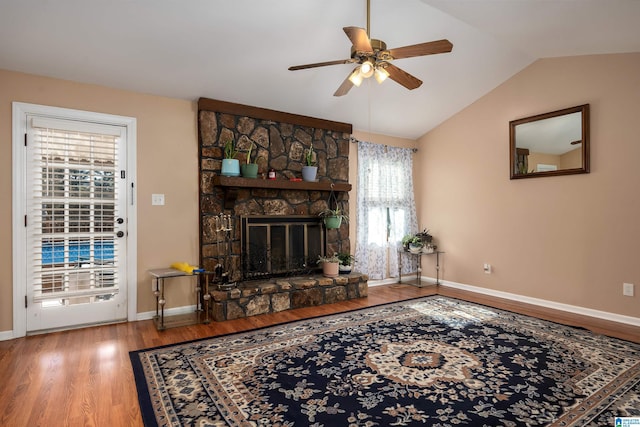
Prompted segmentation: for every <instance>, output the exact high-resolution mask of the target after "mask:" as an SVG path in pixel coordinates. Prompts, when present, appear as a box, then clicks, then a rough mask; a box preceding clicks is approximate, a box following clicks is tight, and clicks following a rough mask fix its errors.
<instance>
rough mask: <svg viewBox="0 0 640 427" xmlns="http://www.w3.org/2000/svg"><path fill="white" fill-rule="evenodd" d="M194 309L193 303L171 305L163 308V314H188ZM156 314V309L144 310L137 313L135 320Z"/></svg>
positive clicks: (147, 318)
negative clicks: (179, 305)
mask: <svg viewBox="0 0 640 427" xmlns="http://www.w3.org/2000/svg"><path fill="white" fill-rule="evenodd" d="M195 310H196V306H195V305H185V306H183V307H173V308H167V309H165V310H164V315H165V316H175V315H177V314H189V313H193V312H194V311H195ZM155 315H156V311H155V310H153V311H146V312H144V313H138V315H137V316H136V320H150V319H153V318H154V317H155Z"/></svg>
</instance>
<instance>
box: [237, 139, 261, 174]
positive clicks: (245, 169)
mask: <svg viewBox="0 0 640 427" xmlns="http://www.w3.org/2000/svg"><path fill="white" fill-rule="evenodd" d="M252 149H253V142H251V143H249V149H248V150H247V162H246V163H243V164H242V165H241V166H240V172H241V173H242V176H243V177H245V178H257V177H258V163H251V150H252ZM256 161H257V159H256Z"/></svg>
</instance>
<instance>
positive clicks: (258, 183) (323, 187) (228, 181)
mask: <svg viewBox="0 0 640 427" xmlns="http://www.w3.org/2000/svg"><path fill="white" fill-rule="evenodd" d="M213 185H215V186H218V187H222V189H223V191H224V207H225V209H231V208H233V206H234V204H235V201H236V199H237V198H238V189H239V188H265V189H276V190H307V191H331V190H333V191H336V192H345V191H351V184H348V183H337V182H336V183H334V182H331V181H319V182H307V181H290V180H287V179H260V178H242V177H233V176H221V175H217V176H215V177H214V178H213Z"/></svg>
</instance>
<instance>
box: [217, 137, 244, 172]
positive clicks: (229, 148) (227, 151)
mask: <svg viewBox="0 0 640 427" xmlns="http://www.w3.org/2000/svg"><path fill="white" fill-rule="evenodd" d="M236 154H238V151H237V150H236V145H235V143H234V142H233V140H232V139H230V140H228V141H227V142H226V143H225V144H224V159H222V170H221V171H220V174H221V175H224V176H240V162H239V161H238V159H236Z"/></svg>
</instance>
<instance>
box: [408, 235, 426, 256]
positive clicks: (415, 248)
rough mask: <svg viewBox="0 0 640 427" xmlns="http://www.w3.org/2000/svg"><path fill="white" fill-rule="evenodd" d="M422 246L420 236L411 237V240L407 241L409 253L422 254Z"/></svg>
mask: <svg viewBox="0 0 640 427" xmlns="http://www.w3.org/2000/svg"><path fill="white" fill-rule="evenodd" d="M423 246H424V243H423V242H422V239H421V238H420V236H413V237H412V238H411V240H409V252H411V253H412V254H419V253H420V252H422V247H423Z"/></svg>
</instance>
